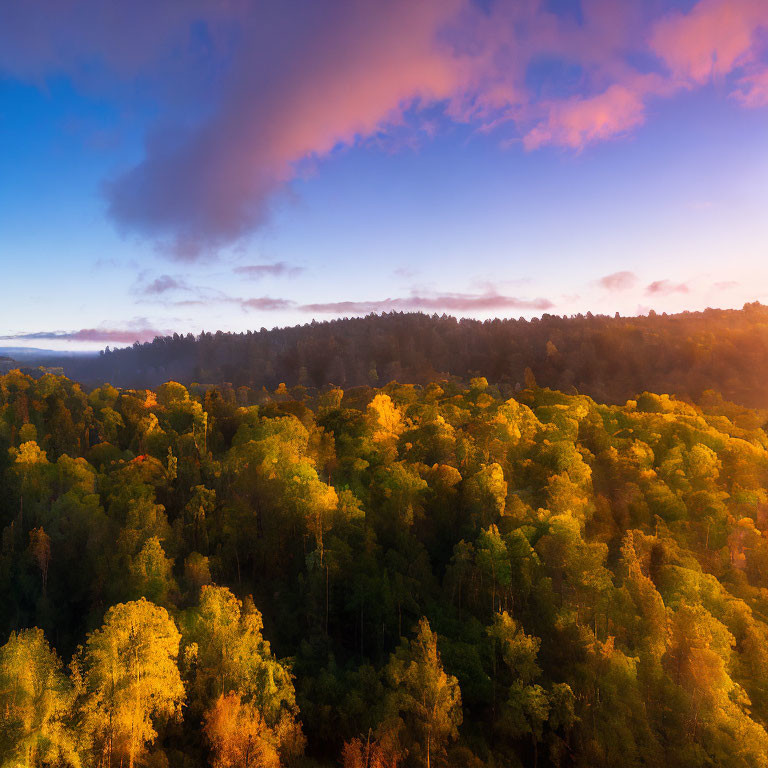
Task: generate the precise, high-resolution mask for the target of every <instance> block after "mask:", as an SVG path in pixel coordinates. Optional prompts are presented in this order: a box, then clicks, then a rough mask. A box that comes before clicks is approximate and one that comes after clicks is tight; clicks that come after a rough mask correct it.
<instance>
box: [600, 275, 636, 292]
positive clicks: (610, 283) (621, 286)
mask: <svg viewBox="0 0 768 768" xmlns="http://www.w3.org/2000/svg"><path fill="white" fill-rule="evenodd" d="M597 283H598V285H599V286H600V287H601V288H605V289H606V290H607V291H626V290H629V289H630V288H634V286H635V285H636V284H637V275H636V274H635V273H634V272H627V271H624V272H613V273H611V274H610V275H606V276H605V277H601V278H600V279H599V280H598V281H597Z"/></svg>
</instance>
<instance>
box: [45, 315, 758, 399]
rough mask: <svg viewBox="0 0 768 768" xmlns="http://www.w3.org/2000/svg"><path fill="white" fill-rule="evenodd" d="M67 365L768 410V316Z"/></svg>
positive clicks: (400, 335) (151, 346) (416, 323)
mask: <svg viewBox="0 0 768 768" xmlns="http://www.w3.org/2000/svg"><path fill="white" fill-rule="evenodd" d="M50 364H51V365H52V364H54V363H53V362H51V363H50ZM55 364H57V365H61V366H63V367H64V369H65V371H66V373H67V375H69V376H70V377H72V378H75V379H78V380H80V381H83V382H84V383H86V384H92V385H93V384H100V383H102V382H104V381H109V382H111V383H112V384H115V385H119V386H127V387H152V386H156V385H157V384H159V383H161V382H164V381H167V380H169V379H174V380H177V381H180V382H182V383H185V384H187V383H190V382H192V381H196V382H199V383H201V384H220V383H223V382H230V383H232V384H233V385H234V386H241V385H248V386H256V387H261V386H264V387H267V388H268V389H273V388H275V387H276V386H277V385H278V384H279V383H281V382H285V383H286V384H287V385H288V386H293V385H296V384H303V385H305V386H308V387H322V386H324V385H327V384H334V385H338V386H341V387H351V386H359V385H383V384H385V383H386V382H388V381H391V380H397V381H400V382H403V383H421V382H426V381H429V380H433V379H435V378H440V377H449V376H455V377H460V378H462V379H466V378H469V377H471V376H485V377H486V378H487V379H488V380H489V381H492V382H494V383H499V384H506V385H508V387H510V388H512V389H515V388H519V387H522V386H524V385H525V380H526V368H529V369H530V373H532V374H533V376H534V377H535V379H536V381H537V382H538V384H539V385H540V386H548V387H552V388H556V389H560V390H564V391H574V390H575V391H578V392H582V393H586V394H589V395H591V396H592V397H594V398H595V399H597V400H599V401H603V402H610V403H621V402H624V401H626V400H627V399H629V398H632V397H633V396H634V395H635V394H637V393H638V392H642V391H644V390H648V391H653V392H668V393H674V394H677V395H679V396H681V397H688V398H693V399H695V398H698V397H699V396H700V395H701V393H702V392H703V391H705V390H708V389H714V390H717V391H719V392H721V393H722V394H723V395H724V396H725V397H726V398H728V399H730V400H733V401H734V402H737V403H741V404H743V405H748V406H752V407H768V307H765V306H763V305H761V304H758V303H755V304H748V305H745V307H744V308H743V309H741V310H717V309H708V310H706V311H704V312H685V313H682V314H677V315H666V314H662V315H657V314H654V313H651V315H650V316H648V317H619V316H615V317H608V316H600V315H591V314H587V315H575V316H571V317H559V316H555V315H544V316H543V317H541V318H534V319H532V320H524V319H519V320H514V319H508V320H500V319H496V320H490V321H484V322H480V321H477V320H466V319H464V320H457V319H456V318H454V317H449V316H446V315H443V316H437V315H432V316H429V315H424V314H420V313H390V314H384V315H369V316H368V317H364V318H353V319H343V320H334V321H330V322H321V323H318V322H312V323H309V324H307V325H302V326H295V327H292V328H280V329H274V330H266V329H262V330H261V331H252V332H251V331H249V332H247V333H222V332H220V331H219V332H217V333H203V334H201V335H200V336H192V335H191V334H190V335H187V336H179V335H174V336H167V337H163V338H156V339H155V340H154V341H153V342H151V343H147V344H135V345H134V346H133V347H129V348H126V349H118V350H112V351H107V352H104V353H102V354H101V355H100V356H98V357H97V358H89V359H62V360H59V361H57V362H56V363H55ZM530 373H529V374H528V376H529V377H530Z"/></svg>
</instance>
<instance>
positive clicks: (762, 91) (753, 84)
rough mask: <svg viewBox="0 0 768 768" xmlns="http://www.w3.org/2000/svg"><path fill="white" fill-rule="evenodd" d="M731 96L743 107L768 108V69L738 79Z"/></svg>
mask: <svg viewBox="0 0 768 768" xmlns="http://www.w3.org/2000/svg"><path fill="white" fill-rule="evenodd" d="M733 96H734V98H735V99H736V100H737V101H738V102H740V103H741V104H742V105H743V106H745V107H753V108H757V107H765V106H768V67H766V68H764V69H758V70H756V71H753V72H750V73H749V74H747V75H744V76H743V77H741V78H739V81H738V83H737V86H736V90H735V91H734V93H733Z"/></svg>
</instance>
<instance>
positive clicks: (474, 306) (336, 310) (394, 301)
mask: <svg viewBox="0 0 768 768" xmlns="http://www.w3.org/2000/svg"><path fill="white" fill-rule="evenodd" d="M173 304H174V306H177V307H189V306H207V305H210V304H229V305H232V306H236V307H239V308H240V309H242V310H244V311H254V310H255V311H261V312H279V311H283V310H289V309H295V310H298V311H300V312H306V313H310V314H315V315H326V314H330V315H334V314H335V315H343V314H347V315H365V314H370V313H371V312H392V311H398V312H457V313H462V312H487V311H492V310H522V311H535V312H545V311H546V310H548V309H552V308H553V307H554V304H553V302H552V301H550V300H549V299H544V298H536V299H521V298H517V297H515V296H506V295H502V294H499V293H496V292H495V291H492V290H489V291H485V292H483V293H444V294H435V293H426V292H417V291H413V292H412V293H411V294H410V295H409V296H405V297H398V298H387V299H380V300H373V301H351V300H350V301H333V302H320V303H311V304H300V303H298V302H296V301H293V300H291V299H285V298H275V297H272V296H259V297H253V298H242V297H238V296H226V295H224V294H215V295H212V296H209V297H198V298H195V299H188V300H180V301H176V302H174V303H173Z"/></svg>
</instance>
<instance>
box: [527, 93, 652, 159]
mask: <svg viewBox="0 0 768 768" xmlns="http://www.w3.org/2000/svg"><path fill="white" fill-rule="evenodd" d="M643 95H644V94H643V93H642V91H641V90H639V89H637V88H629V87H627V86H624V85H618V84H616V85H612V86H610V87H609V88H608V89H606V90H605V91H604V92H603V93H600V94H597V95H596V96H592V97H590V98H581V97H577V98H573V99H569V100H568V101H563V102H555V103H553V104H551V105H549V107H548V108H547V117H546V118H545V120H544V121H542V122H541V123H540V124H539V125H537V126H535V127H534V128H532V129H531V130H530V131H529V132H528V133H526V134H525V136H524V137H523V146H524V147H525V148H526V149H528V150H532V149H539V148H540V147H543V146H544V145H546V144H555V145H558V146H561V147H570V148H572V149H583V148H584V147H585V146H587V145H588V144H592V143H594V142H596V141H602V140H605V139H611V138H614V137H616V136H620V135H621V134H624V133H627V132H628V131H630V130H632V129H633V128H636V127H637V126H638V125H641V124H642V123H643V122H644V121H645V102H644V100H643Z"/></svg>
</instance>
